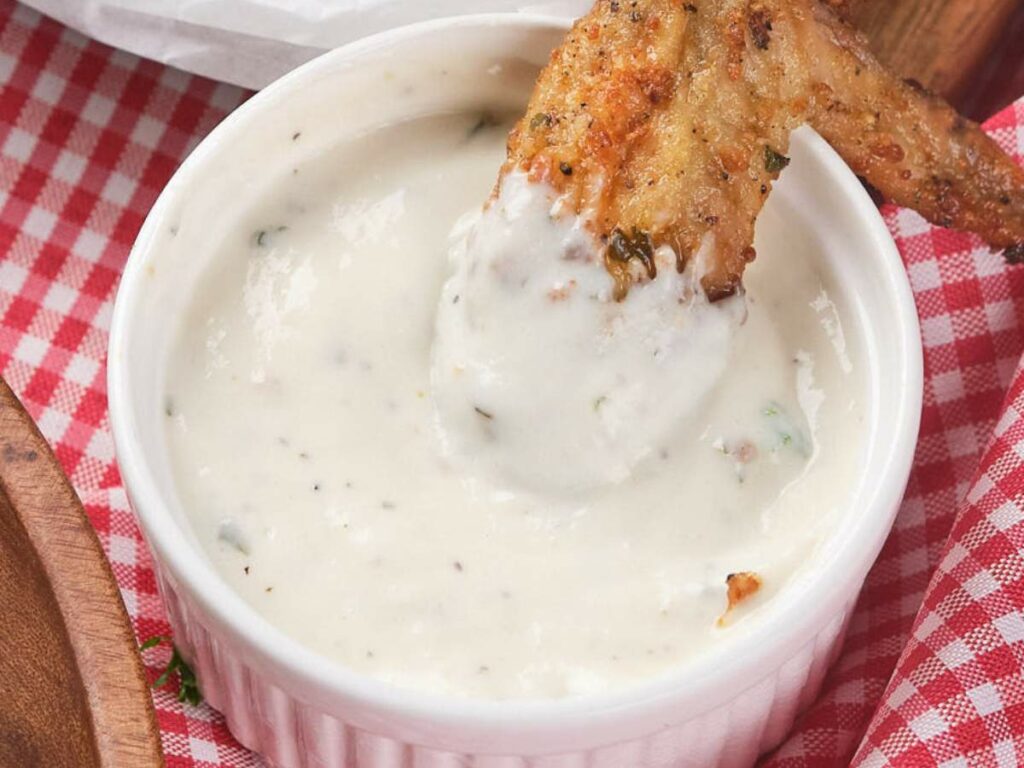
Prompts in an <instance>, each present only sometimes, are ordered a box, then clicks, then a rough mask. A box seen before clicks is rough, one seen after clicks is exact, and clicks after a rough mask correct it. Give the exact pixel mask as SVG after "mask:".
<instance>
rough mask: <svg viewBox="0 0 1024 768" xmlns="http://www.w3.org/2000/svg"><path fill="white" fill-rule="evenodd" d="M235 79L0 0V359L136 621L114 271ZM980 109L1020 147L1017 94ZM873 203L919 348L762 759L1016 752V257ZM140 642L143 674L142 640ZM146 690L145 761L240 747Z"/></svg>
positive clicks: (1021, 465)
mask: <svg viewBox="0 0 1024 768" xmlns="http://www.w3.org/2000/svg"><path fill="white" fill-rule="evenodd" d="M245 96H246V94H245V93H244V92H242V91H240V90H238V89H235V88H232V87H228V86H223V85H218V84H216V83H213V82H210V81H209V80H203V79H201V78H196V77H192V76H189V75H186V74H183V73H181V72H178V71H176V70H173V69H169V68H166V67H163V66H161V65H158V64H155V63H153V62H149V61H144V60H140V59H138V58H136V57H133V56H130V55H127V54H124V53H121V52H118V51H113V50H111V49H109V48H107V47H105V46H102V45H100V44H98V43H95V42H91V41H89V40H87V39H85V38H83V37H81V36H80V35H78V34H76V33H74V32H70V31H68V30H66V29H64V28H62V27H61V26H60V25H58V24H56V23H54V22H52V21H49V20H46V19H44V18H42V17H40V16H39V15H37V14H36V13H34V12H31V11H29V10H27V9H25V8H24V7H20V6H18V5H16V4H15V3H14V2H13V0H0V375H2V376H3V377H4V378H5V379H6V380H7V381H8V382H9V383H10V385H11V386H12V387H13V389H14V390H15V391H16V392H17V393H18V395H19V396H20V397H21V398H22V401H23V402H24V404H25V406H26V407H27V408H28V410H29V412H30V413H31V414H32V416H33V417H34V418H35V419H36V421H37V422H38V423H39V426H40V428H41V429H42V431H43V434H44V435H46V437H47V439H48V440H49V441H50V443H51V444H52V445H53V447H54V449H55V451H56V453H57V456H58V458H59V459H60V461H61V463H62V464H63V466H64V469H65V471H66V472H67V474H68V476H69V477H70V478H71V481H72V482H73V483H74V485H75V487H76V488H77V489H78V492H79V494H80V495H81V497H82V501H83V502H84V503H85V507H86V511H87V512H88V514H89V517H90V519H91V520H92V523H93V525H94V526H95V528H96V530H97V532H98V533H99V536H100V540H101V542H102V543H103V546H104V548H105V550H106V552H107V555H108V556H109V558H110V561H111V564H112V565H113V569H114V574H115V575H116V577H117V580H118V583H119V585H120V587H121V594H122V595H123V597H124V601H125V604H126V606H127V608H128V612H129V614H130V615H131V617H132V622H133V624H134V627H135V631H136V633H137V635H138V636H139V637H140V638H148V637H151V636H153V635H156V634H164V633H166V632H168V630H169V627H168V625H167V622H166V618H165V614H164V610H163V607H162V606H161V604H160V601H159V598H158V596H157V593H156V588H155V584H154V579H153V572H152V569H151V567H150V560H149V555H148V553H147V551H146V548H145V546H144V545H143V543H142V539H141V538H140V535H139V531H138V529H137V528H136V525H135V522H134V520H133V518H132V515H131V512H130V510H129V508H128V503H127V499H126V497H125V492H124V489H123V488H122V486H121V481H120V478H119V475H118V472H117V468H116V465H115V463H114V457H113V448H112V441H111V436H110V427H109V423H108V419H107V409H106V385H105V377H104V363H105V354H106V343H107V331H108V327H109V323H110V313H111V307H112V304H113V300H114V290H115V287H116V284H117V279H118V276H119V274H120V271H121V268H122V266H123V264H124V260H125V258H126V256H127V254H128V250H129V248H130V246H131V244H132V240H133V238H134V237H135V234H136V232H137V231H138V229H139V226H140V225H141V223H142V220H143V217H144V216H145V215H146V212H147V211H148V210H149V207H150V206H151V205H152V203H153V201H154V200H155V198H156V196H157V194H158V192H159V191H160V189H161V187H162V186H163V185H164V184H165V183H166V181H167V180H168V178H169V177H170V175H171V173H172V172H173V171H174V169H175V167H176V166H177V165H178V164H179V163H180V162H181V160H182V159H183V158H184V157H185V155H186V154H188V152H189V150H190V149H191V148H192V147H193V146H194V145H195V144H196V143H197V141H198V140H199V139H200V138H201V137H202V136H203V135H204V134H206V133H207V132H208V131H209V130H210V128H212V127H213V125H214V124H215V123H216V122H217V121H218V120H220V119H221V118H222V117H223V116H224V115H225V114H227V112H229V111H230V110H231V109H232V108H234V107H235V106H237V105H238V104H239V103H240V102H241V101H242V100H244V98H245ZM988 128H989V130H990V132H991V133H992V135H993V136H995V137H996V139H997V140H998V141H999V142H1000V143H1001V144H1002V146H1003V147H1004V148H1005V149H1007V150H1008V151H1010V152H1014V153H1016V156H1017V157H1018V159H1020V157H1021V154H1022V152H1024V102H1020V103H1018V105H1017V106H1016V107H1015V108H1010V109H1008V110H1006V111H1005V112H1003V113H1001V114H1000V115H999V116H998V117H996V118H995V119H993V120H992V121H990V122H989V124H988ZM885 218H886V221H887V223H888V225H889V227H890V229H891V230H892V232H893V235H894V236H895V238H896V242H897V244H898V245H899V247H900V251H901V253H902V254H903V258H904V260H905V262H906V265H907V271H908V272H909V274H910V280H911V284H912V285H913V289H914V294H915V297H916V299H917V306H918V311H919V313H920V316H921V330H922V341H923V344H924V350H925V391H924V414H923V420H922V426H921V439H920V443H919V445H918V448H917V457H916V461H915V465H914V471H913V474H912V476H911V479H910V485H909V488H908V490H907V496H906V499H905V500H904V502H903V507H902V509H901V511H900V514H899V517H898V519H897V521H896V526H895V528H894V529H893V532H892V535H891V536H890V537H889V540H888V542H887V543H886V545H885V549H884V550H883V552H882V554H881V557H880V558H879V560H878V563H877V564H876V565H875V567H874V569H873V570H872V572H871V574H870V576H869V577H868V580H867V584H866V586H865V588H864V591H863V593H862V595H861V598H860V603H859V604H858V607H857V610H856V613H855V615H854V617H853V620H852V623H851V626H850V630H849V636H848V639H847V642H846V646H845V649H844V651H843V654H842V656H841V658H840V660H839V662H838V663H837V665H836V667H835V669H834V670H833V671H832V673H831V675H830V676H829V678H828V680H827V681H826V685H825V689H824V691H823V693H822V695H821V697H820V699H819V701H818V702H817V703H816V704H814V706H813V707H812V708H811V709H810V710H809V711H808V712H807V713H806V714H805V715H804V716H803V717H802V718H801V720H800V722H799V723H798V725H797V727H796V729H795V730H794V733H793V735H792V737H791V738H790V739H789V741H788V742H787V743H786V744H785V745H784V746H783V747H782V748H781V749H779V750H778V752H777V753H776V754H775V755H774V756H772V757H770V758H768V759H766V760H765V761H764V762H763V765H764V766H766V767H770V768H812V767H818V766H820V767H821V768H833V767H834V766H842V765H846V764H849V763H850V762H851V760H852V764H853V765H854V766H857V767H858V768H878V766H912V767H913V768H924V767H926V766H943V767H944V768H953V767H954V766H979V767H980V766H985V767H988V766H991V767H992V768H996V767H999V768H1002V767H1006V766H1016V765H1022V764H1024V677H1022V674H1021V668H1022V660H1024V616H1022V614H1021V608H1022V607H1024V557H1022V554H1021V553H1022V551H1024V514H1022V512H1024V510H1022V506H1024V458H1022V457H1024V369H1020V370H1019V369H1018V365H1019V362H1020V360H1021V354H1022V352H1024V269H1022V268H1018V269H1012V268H1007V267H1006V266H1005V265H1004V263H1003V261H1002V259H1001V257H999V256H997V255H992V254H990V253H989V251H988V249H987V248H985V247H983V246H981V245H980V244H979V242H978V241H977V240H976V239H974V238H970V237H967V236H964V235H959V234H954V233H952V232H946V231H943V230H937V229H934V228H932V227H930V226H929V225H928V224H926V223H925V222H924V221H923V220H922V219H921V218H920V217H918V216H917V215H916V214H913V213H910V212H908V211H903V210H898V209H896V208H886V209H885ZM951 531H952V535H951V534H950V532H951ZM147 661H148V662H149V663H150V666H149V668H148V670H149V674H150V675H151V677H153V678H155V677H156V676H157V674H158V673H159V671H160V667H161V662H165V661H166V657H161V651H159V650H154V651H150V652H148V654H147ZM894 670H895V674H894ZM154 700H155V702H156V709H157V717H158V720H159V724H160V728H161V730H162V732H163V746H164V751H165V753H166V758H167V765H168V766H169V768H186V767H188V768H191V767H192V766H203V767H207V768H208V767H210V766H236V767H238V766H260V765H262V763H261V761H260V760H259V759H258V758H257V757H255V756H254V755H252V754H251V753H249V752H247V751H246V750H244V749H242V748H241V747H240V746H238V744H236V743H235V741H234V740H233V739H232V738H231V735H230V734H229V733H228V731H227V729H226V728H225V726H224V721H223V719H222V718H221V717H220V716H219V715H218V714H217V713H216V712H214V711H212V710H211V709H209V708H207V707H205V706H199V707H192V706H188V705H182V704H180V703H178V701H177V699H176V696H175V692H174V691H173V690H158V691H156V692H155V693H154ZM623 768H631V767H628V766H623Z"/></svg>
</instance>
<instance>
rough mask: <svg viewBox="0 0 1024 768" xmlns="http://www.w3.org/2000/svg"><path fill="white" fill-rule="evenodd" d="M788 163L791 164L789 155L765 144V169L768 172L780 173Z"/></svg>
mask: <svg viewBox="0 0 1024 768" xmlns="http://www.w3.org/2000/svg"><path fill="white" fill-rule="evenodd" d="M787 165H789V158H788V157H786V156H785V155H783V154H780V153H778V152H776V151H775V150H774V149H772V148H771V147H769V146H768V145H767V144H765V145H764V169H765V170H766V171H768V173H779V171H781V170H782V169H783V168H785V167H786V166H787Z"/></svg>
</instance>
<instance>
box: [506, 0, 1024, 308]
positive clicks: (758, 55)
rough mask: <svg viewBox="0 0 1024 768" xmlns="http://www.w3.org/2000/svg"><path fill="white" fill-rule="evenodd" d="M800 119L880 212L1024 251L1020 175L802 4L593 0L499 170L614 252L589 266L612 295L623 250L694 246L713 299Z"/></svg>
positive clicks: (739, 258) (825, 13) (738, 261)
mask: <svg viewBox="0 0 1024 768" xmlns="http://www.w3.org/2000/svg"><path fill="white" fill-rule="evenodd" d="M807 122H809V123H811V124H812V125H813V126H814V127H815V128H816V129H817V130H818V131H819V133H821V134H822V135H823V136H824V137H825V138H826V139H828V140H829V141H830V142H831V143H832V144H833V146H835V147H836V149H837V150H838V151H839V153H840V154H841V155H843V157H844V158H845V159H846V160H847V162H848V163H849V164H850V165H851V166H852V167H853V169H854V170H855V171H856V172H857V173H859V174H861V175H862V176H864V177H865V178H866V179H867V180H868V181H870V182H871V183H872V184H873V185H874V186H875V187H876V188H878V189H879V190H881V191H882V192H883V194H885V195H886V196H888V197H889V198H891V199H893V200H895V201H896V202H898V203H900V204H903V205H908V206H910V207H913V208H915V209H917V210H919V211H920V212H921V213H922V214H923V215H925V216H926V217H928V218H929V219H931V220H932V221H935V222H936V223H939V224H942V225H943V226H954V227H958V228H961V229H968V230H971V231H975V232H978V233H979V234H981V235H982V236H983V237H984V238H986V239H987V240H988V241H989V242H990V243H992V244H993V245H996V246H1000V247H1014V246H1018V244H1020V243H1024V172H1022V171H1021V169H1019V168H1018V167H1017V166H1016V165H1014V164H1013V163H1012V161H1010V160H1009V158H1007V157H1006V156H1005V155H1004V154H1003V153H1002V152H1001V151H1000V150H999V149H998V147H997V146H996V145H995V144H994V143H993V142H992V141H991V140H990V139H989V138H988V137H987V136H985V135H984V134H983V133H982V132H981V131H980V129H978V127H977V126H976V125H974V124H973V123H970V122H968V121H966V120H963V119H961V118H959V117H958V116H957V115H956V114H955V113H954V112H953V111H952V110H951V109H950V108H949V107H948V106H946V105H945V104H943V103H942V102H941V101H940V100H938V99H937V98H935V97H933V96H930V95H928V94H925V93H923V92H921V91H919V90H917V89H915V88H913V87H912V86H909V85H907V84H905V83H903V82H902V81H901V80H899V79H898V78H896V77H895V76H893V75H891V74H890V73H888V72H887V71H886V70H884V69H883V68H882V67H881V66H880V65H879V64H878V63H877V62H876V61H875V60H874V59H873V58H872V57H871V55H870V54H869V53H868V52H867V48H866V45H865V43H864V41H863V40H862V39H861V38H860V36H859V35H857V34H856V33H855V32H854V31H853V30H852V29H851V28H850V27H849V26H847V25H846V24H844V23H843V22H841V21H839V20H838V19H837V18H836V17H835V16H834V15H833V13H832V12H831V11H829V10H828V9H827V8H826V7H825V6H824V5H821V4H820V3H819V2H818V1H817V0H693V1H692V2H680V0H599V1H598V2H597V3H596V5H595V6H594V8H593V9H592V10H591V12H590V13H589V14H588V15H587V16H585V17H584V18H582V19H581V20H580V21H578V22H577V23H576V24H575V25H574V27H573V29H572V30H571V31H570V33H569V34H568V36H567V38H566V40H565V43H564V44H563V45H562V46H561V47H560V48H559V49H558V50H556V51H555V52H554V53H553V54H552V56H551V61H550V62H549V64H548V66H547V67H546V68H545V70H544V71H543V72H542V73H541V76H540V78H539V79H538V82H537V86H536V88H535V91H534V93H533V96H532V98H531V100H530V104H529V107H528V109H527V112H526V115H525V117H524V118H523V119H522V120H521V121H520V123H519V124H518V125H517V126H516V128H515V129H514V131H513V132H512V134H511V136H510V137H509V146H508V162H507V164H506V170H507V169H509V168H513V167H515V168H521V169H524V170H526V171H527V172H528V173H529V174H530V175H531V176H532V177H533V178H536V179H543V180H546V181H548V182H550V183H551V184H552V185H554V186H555V187H556V188H557V189H558V190H559V191H561V192H564V193H565V194H566V195H567V196H568V197H569V199H570V200H572V202H573V203H574V204H575V206H576V209H577V211H580V212H583V211H585V212H587V214H588V218H589V219H590V223H591V225H592V226H593V227H594V229H595V230H596V234H597V235H598V236H600V237H602V238H603V239H604V240H605V241H606V242H609V243H610V244H611V245H612V246H615V244H616V243H619V244H622V243H626V244H627V245H628V246H629V247H628V248H617V247H610V248H609V256H608V257H606V263H608V265H609V268H610V269H611V271H612V274H613V275H614V276H615V277H616V281H617V284H618V285H619V288H620V290H619V294H620V295H623V294H624V293H625V289H626V288H628V282H629V279H630V278H629V275H630V274H636V272H635V271H631V270H629V269H626V267H625V266H624V262H623V258H625V259H626V260H627V261H628V260H629V259H630V258H631V257H632V255H635V254H637V253H642V251H637V250H636V247H634V246H637V247H639V246H641V245H643V244H644V243H650V245H651V246H653V247H657V246H659V245H662V244H667V245H670V246H672V247H673V248H674V249H675V251H676V253H677V254H679V256H680V264H679V266H680V268H681V267H682V266H684V264H685V261H686V259H688V258H689V257H690V256H691V255H692V254H694V253H695V252H696V251H697V249H698V248H699V247H700V246H701V245H702V244H703V243H707V244H708V245H709V246H710V253H711V257H710V260H709V263H708V264H707V265H706V268H707V273H706V274H705V276H704V278H703V284H704V288H705V290H706V291H707V293H708V295H709V296H710V297H711V298H712V299H715V298H720V297H723V296H727V295H730V294H731V293H733V292H734V291H735V290H736V288H737V287H738V285H739V284H740V280H741V277H742V274H743V269H744V267H745V266H746V264H747V263H748V262H749V261H750V260H751V259H753V257H754V251H753V248H752V247H751V243H752V242H753V234H754V222H755V219H756V217H757V214H758V212H759V211H760V209H761V206H762V205H763V204H764V201H765V199H766V198H767V195H768V194H769V192H770V191H771V185H772V181H773V180H774V179H775V178H777V177H778V173H779V171H781V169H782V168H783V167H785V163H786V162H787V160H786V158H785V153H786V150H787V147H788V140H789V134H790V132H791V131H792V130H793V129H794V128H795V127H797V126H799V125H801V124H803V123H807ZM499 183H500V182H499ZM620 257H623V258H620Z"/></svg>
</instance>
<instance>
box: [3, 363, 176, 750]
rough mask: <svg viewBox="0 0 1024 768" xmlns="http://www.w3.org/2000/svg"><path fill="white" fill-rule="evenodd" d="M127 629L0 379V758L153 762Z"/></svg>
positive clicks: (148, 709)
mask: <svg viewBox="0 0 1024 768" xmlns="http://www.w3.org/2000/svg"><path fill="white" fill-rule="evenodd" d="M162 765H163V761H162V758H161V755H160V738H159V731H158V730H157V726H156V719H155V717H154V714H153V703H152V699H151V698H150V693H149V687H148V685H147V683H146V679H145V672H144V670H143V666H142V661H141V659H140V658H139V654H138V649H137V646H136V642H135V636H134V634H133V633H132V630H131V627H130V625H129V623H128V616H127V614H126V612H125V609H124V604H123V603H122V602H121V596H120V593H119V592H118V590H117V587H116V585H115V583H114V577H113V574H112V573H111V571H110V566H109V565H108V564H107V561H106V558H105V557H104V556H103V551H102V549H101V548H100V543H99V541H98V540H97V538H96V534H95V532H94V531H93V529H92V526H91V525H90V524H89V521H88V519H87V518H86V516H85V512H84V511H83V510H82V506H81V504H80V502H79V501H78V497H77V496H76V495H75V492H74V491H73V490H72V488H71V486H70V485H69V484H68V482H67V480H66V478H65V477H64V474H63V472H62V471H61V468H60V465H59V464H58V463H57V461H56V459H55V458H54V456H53V454H52V453H51V452H50V449H49V447H48V446H47V444H46V441H45V440H44V439H43V437H42V435H40V434H39V431H38V430H37V429H36V427H35V424H33V422H32V420H31V419H30V418H29V417H28V415H27V414H26V413H25V411H24V410H23V409H22V407H21V404H20V403H19V402H18V400H17V398H16V397H15V396H14V394H13V393H12V392H11V390H10V389H9V388H8V387H7V385H6V384H5V383H4V382H3V381H2V380H0V768H158V766H162Z"/></svg>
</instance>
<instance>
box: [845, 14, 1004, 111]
mask: <svg viewBox="0 0 1024 768" xmlns="http://www.w3.org/2000/svg"><path fill="white" fill-rule="evenodd" d="M847 2H848V4H849V11H848V15H849V17H850V19H851V21H853V23H854V24H856V25H857V26H858V27H859V28H860V29H861V30H863V31H864V33H865V34H866V35H867V36H868V38H869V39H870V40H871V46H872V48H873V49H874V51H875V54H876V55H877V56H878V57H879V59H881V60H882V61H883V62H885V63H886V64H888V65H889V66H890V67H892V68H893V69H894V70H895V71H896V72H899V73H900V74H901V75H903V76H904V77H911V78H914V79H915V80H917V81H918V82H920V83H922V84H924V85H926V86H927V87H928V88H930V89H931V90H933V91H935V92H936V93H941V94H942V95H943V96H945V97H946V98H947V99H949V101H950V102H952V103H953V104H954V105H956V106H960V107H962V106H964V105H965V104H966V103H967V99H968V97H969V96H971V95H972V94H971V91H973V90H977V89H979V88H985V87H988V84H987V83H981V82H979V75H980V74H982V73H983V72H984V71H985V67H986V64H988V63H989V59H990V58H991V57H992V56H993V55H994V53H996V52H997V50H999V49H1001V48H1002V47H1004V46H1005V44H1006V42H1010V43H1011V46H1012V49H1011V50H1008V51H1007V54H1008V55H1009V56H1011V57H1012V56H1014V55H1016V56H1018V57H1021V56H1024V42H1022V41H1020V40H1017V41H1016V44H1015V45H1013V43H1012V41H1005V40H1004V37H1005V35H1006V34H1007V33H1008V30H1009V28H1010V22H1011V20H1012V18H1013V17H1014V15H1015V14H1019V13H1020V12H1021V8H1022V5H1024V3H1022V2H1021V0H847ZM1006 66H1013V62H1012V61H1011V62H1008V63H1007V65H1006ZM996 76H998V73H997V75H996Z"/></svg>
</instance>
